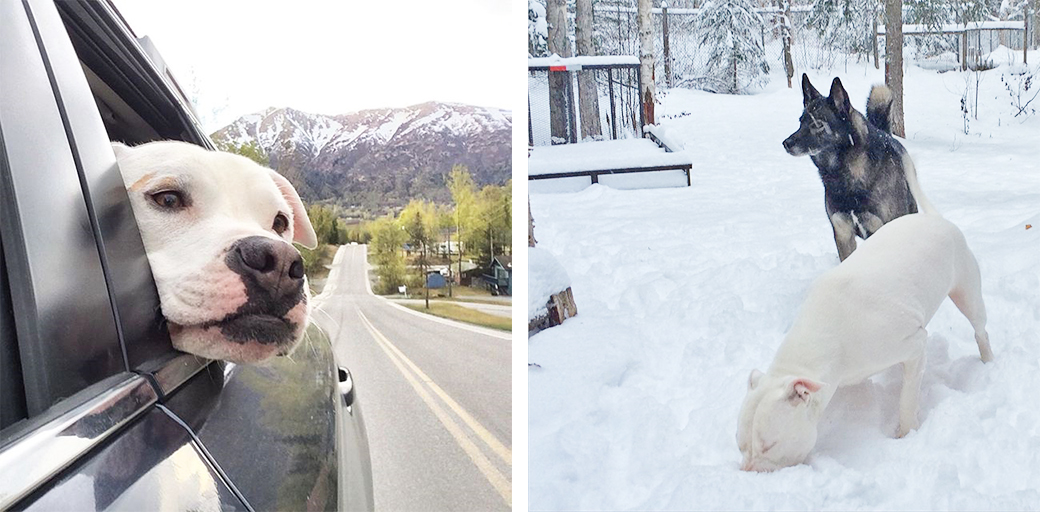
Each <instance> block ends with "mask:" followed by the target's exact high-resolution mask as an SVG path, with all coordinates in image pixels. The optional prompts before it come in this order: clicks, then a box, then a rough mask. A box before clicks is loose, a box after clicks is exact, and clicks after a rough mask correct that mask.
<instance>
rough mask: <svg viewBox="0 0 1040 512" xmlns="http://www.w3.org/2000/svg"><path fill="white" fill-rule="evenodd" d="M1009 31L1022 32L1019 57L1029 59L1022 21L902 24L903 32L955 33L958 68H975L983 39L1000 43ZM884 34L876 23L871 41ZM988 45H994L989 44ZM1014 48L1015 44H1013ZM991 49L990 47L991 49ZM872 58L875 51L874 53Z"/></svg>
mask: <svg viewBox="0 0 1040 512" xmlns="http://www.w3.org/2000/svg"><path fill="white" fill-rule="evenodd" d="M1009 32H1021V33H1022V35H1021V37H1022V42H1023V47H1022V50H1023V54H1022V59H1023V61H1024V62H1028V59H1029V57H1028V53H1027V52H1028V51H1029V50H1028V48H1029V44H1028V43H1027V42H1026V41H1025V39H1026V24H1025V22H1024V21H973V22H968V23H965V24H963V25H957V24H949V25H943V26H941V27H938V28H934V27H929V26H927V25H903V36H904V37H906V36H918V37H920V36H928V35H957V36H959V37H958V38H957V41H958V45H959V47H960V48H959V53H960V61H961V71H964V70H966V69H976V68H978V66H979V65H980V64H983V62H982V55H983V54H984V53H987V52H984V51H983V49H982V46H983V42H984V41H987V42H988V40H991V39H993V37H996V38H997V39H998V40H999V41H1000V42H1001V44H1003V43H1004V42H1005V41H1004V36H1006V34H1007V33H1009ZM883 35H885V26H884V25H879V26H878V27H877V33H876V34H875V35H874V45H875V46H876V45H877V38H878V37H879V36H883ZM989 46H991V47H992V46H993V45H992V44H990V45H989ZM1012 49H1016V48H1012ZM990 51H992V48H991V49H990ZM874 59H875V61H876V60H877V55H876V54H875V56H874Z"/></svg>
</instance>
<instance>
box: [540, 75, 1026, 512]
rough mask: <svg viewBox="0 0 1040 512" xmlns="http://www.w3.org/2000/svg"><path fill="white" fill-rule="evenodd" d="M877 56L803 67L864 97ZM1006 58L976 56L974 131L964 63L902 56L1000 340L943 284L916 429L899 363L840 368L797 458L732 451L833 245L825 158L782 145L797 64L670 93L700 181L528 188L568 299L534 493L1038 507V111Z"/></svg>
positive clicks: (598, 505) (914, 133)
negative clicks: (989, 60)
mask: <svg viewBox="0 0 1040 512" xmlns="http://www.w3.org/2000/svg"><path fill="white" fill-rule="evenodd" d="M1030 57H1033V56H1032V55H1031V56H1030ZM1031 60H1034V62H1035V59H1031ZM1018 61H1019V62H1021V60H1020V58H1019V60H1018ZM1034 68H1035V64H1034ZM800 73H801V71H799V75H800ZM882 73H883V71H878V70H875V69H874V68H873V66H870V65H866V66H865V65H852V64H850V65H849V66H848V68H847V69H846V68H845V67H844V66H843V67H842V68H841V69H835V70H833V71H822V72H810V77H811V78H812V80H813V83H814V84H815V85H816V87H817V88H818V89H820V90H821V91H824V92H826V91H827V90H828V88H829V85H830V81H831V79H832V78H833V77H834V76H836V75H837V76H840V77H841V79H842V81H843V82H844V84H845V86H846V88H847V90H848V92H849V94H850V97H851V98H852V99H853V104H854V106H855V107H856V108H857V109H859V110H860V111H862V110H863V108H864V102H865V101H866V97H867V93H868V91H869V89H870V85H871V84H872V83H876V82H881V81H883V74H882ZM1001 74H1004V75H1005V77H1006V76H1007V75H1008V74H1009V67H1008V66H1007V65H1004V66H1002V67H1000V68H997V69H995V70H992V71H988V72H985V73H982V74H981V75H980V76H981V83H980V89H981V93H980V94H979V99H978V115H979V119H978V120H974V119H972V120H971V121H970V122H969V126H968V131H969V134H967V135H965V134H964V133H963V130H964V121H963V119H962V117H961V113H960V99H961V95H962V93H963V91H964V89H965V87H966V84H967V81H968V80H971V81H972V83H974V80H975V75H974V74H973V73H971V72H967V73H961V72H948V73H937V72H935V71H929V70H924V69H920V68H916V67H910V68H908V69H907V70H906V75H905V76H906V96H905V97H906V100H905V101H906V126H907V140H906V141H905V145H906V147H907V149H908V150H909V151H910V153H911V154H912V156H913V158H914V161H915V162H916V164H917V172H918V175H919V177H920V182H921V186H922V188H923V189H924V191H925V193H926V195H928V197H929V198H930V200H931V202H932V203H933V204H934V205H935V206H936V207H937V208H938V209H939V210H940V211H941V212H942V214H943V215H944V216H945V217H946V218H947V219H949V220H951V221H952V222H954V223H955V224H957V225H958V226H959V227H960V228H961V229H962V230H963V231H964V234H965V236H966V238H967V240H968V243H969V245H970V246H971V248H972V250H973V251H974V253H975V255H976V257H977V259H978V261H979V264H980V267H981V271H982V278H983V293H984V297H985V300H986V306H987V309H988V313H989V325H988V331H989V335H990V340H991V342H992V344H993V351H994V353H995V361H994V362H993V363H992V364H988V365H984V364H983V363H982V362H981V361H980V360H979V354H978V349H977V348H976V345H975V341H974V338H973V334H972V329H971V326H970V325H969V324H968V321H967V320H966V319H965V318H964V317H963V316H961V314H960V313H959V312H958V311H957V310H956V308H955V307H954V306H953V304H952V303H951V302H950V301H948V300H947V301H946V302H945V303H944V304H943V306H942V307H941V308H940V309H939V311H938V313H937V314H936V315H935V317H934V318H933V319H932V321H931V323H930V324H929V326H928V330H929V345H928V351H927V363H926V368H925V373H924V381H923V385H922V403H921V414H920V418H921V428H920V429H919V430H917V431H915V432H911V433H910V434H909V435H908V436H907V437H905V438H903V439H894V438H893V434H894V432H895V429H896V423H897V420H896V413H897V400H898V398H897V397H898V392H899V386H900V383H901V376H900V373H899V369H898V368H894V369H890V370H888V371H886V372H883V373H881V374H879V375H876V376H874V377H873V378H871V379H869V380H868V381H866V382H864V383H861V384H859V385H856V386H852V387H848V388H844V389H841V390H839V391H838V393H837V394H836V395H835V397H834V399H833V401H832V402H831V403H830V406H829V407H828V409H827V411H826V412H825V414H824V418H823V421H822V423H821V426H820V436H819V441H818V443H817V445H816V448H815V449H814V451H813V453H812V455H811V456H810V458H809V460H808V462H807V463H806V464H803V465H799V466H796V467H792V468H787V469H784V470H781V471H777V472H774V473H762V474H759V473H747V472H742V471H739V464H740V461H741V456H740V452H739V451H738V449H737V444H736V441H735V434H736V427H737V426H736V418H737V413H738V410H739V407H740V403H741V401H742V399H743V398H744V394H745V390H746V385H747V377H748V372H750V371H751V370H752V369H753V368H759V369H763V370H764V369H766V367H768V365H769V363H770V362H771V360H772V358H773V355H774V353H775V350H776V348H777V346H778V345H779V343H780V341H781V339H782V337H783V336H784V334H785V332H786V331H787V329H788V327H789V326H790V324H791V322H792V320H793V319H794V316H795V314H796V312H797V309H798V307H799V305H800V303H801V301H802V299H803V297H804V296H805V294H806V291H807V289H808V287H809V284H810V283H811V282H812V280H813V279H814V278H816V277H817V276H819V275H820V274H821V273H822V272H823V271H825V270H827V269H829V268H832V267H833V266H835V265H837V264H838V257H837V253H836V250H835V246H834V241H833V238H832V236H831V230H830V225H829V223H828V222H827V219H826V216H825V214H824V207H823V187H822V185H821V183H820V180H819V177H818V175H817V172H816V168H815V167H814V166H813V165H812V162H811V161H810V160H809V158H808V157H803V158H795V157H791V156H789V155H787V154H786V153H785V152H784V150H783V148H782V146H781V141H783V140H784V138H785V137H787V136H788V135H789V134H790V133H792V132H793V131H794V130H795V129H796V128H797V126H798V121H797V119H798V116H799V115H800V114H801V109H802V98H801V92H800V90H799V89H798V88H797V85H796V88H795V89H787V88H786V83H785V81H784V78H783V77H782V76H777V75H774V76H773V80H772V83H771V84H770V85H769V86H767V87H766V89H765V90H764V91H761V92H759V93H758V94H754V95H747V96H725V95H713V94H708V93H703V92H698V91H688V90H672V91H669V92H667V94H666V95H665V97H664V99H663V104H662V105H660V106H659V107H658V116H660V117H659V119H663V120H662V121H661V122H662V123H663V124H664V125H665V126H666V127H668V128H669V129H670V130H671V134H672V136H673V137H675V138H676V139H679V140H681V141H682V142H683V143H684V144H685V146H686V149H687V150H688V151H689V152H690V153H691V154H692V156H693V160H694V172H693V186H692V187H689V188H687V187H682V188H669V189H654V190H615V189H611V188H608V187H605V186H602V185H595V186H592V187H590V188H587V189H585V190H583V191H581V192H576V193H565V194H532V195H531V198H530V199H531V209H532V213H533V215H534V219H535V224H536V229H535V236H536V238H537V239H538V241H539V247H540V248H542V249H544V250H548V251H550V252H551V253H552V254H553V255H555V257H556V259H557V260H558V261H559V262H560V263H561V264H562V265H563V267H564V268H565V269H566V272H567V274H569V276H570V279H571V285H572V288H573V292H574V299H575V301H576V303H577V306H578V316H577V317H575V318H572V319H569V320H567V321H566V322H565V323H564V324H563V325H561V326H559V327H554V328H551V329H548V330H545V331H542V332H540V333H539V334H536V335H535V336H533V337H531V338H530V339H529V360H530V362H533V363H538V364H539V365H540V368H539V367H532V369H531V370H530V371H529V374H528V377H529V395H528V397H529V411H530V412H529V415H530V416H529V417H530V420H529V421H530V425H529V426H530V434H529V436H530V437H529V447H530V451H529V457H530V459H529V468H530V471H529V479H530V487H529V503H530V508H531V509H534V510H545V509H553V510H573V509H587V510H616V509H684V510H688V509H715V510H737V509H753V510H766V509H770V510H774V509H829V510H841V509H889V510H907V509H926V510H927V509H933V510H934V509H958V510H1016V509H1033V510H1036V509H1038V508H1040V115H1037V116H1032V117H1030V118H1028V119H1026V120H1024V121H1023V119H1022V118H1018V119H1016V118H1014V117H1013V116H1012V115H1011V111H1010V106H1009V98H1008V94H1007V92H1006V91H1005V89H1004V85H1003V83H1002V82H1001ZM1038 102H1040V99H1038ZM1037 107H1040V105H1037ZM1027 225H1031V226H1032V228H1031V229H1027ZM537 279H538V276H536V275H532V276H531V281H532V286H537V283H536V281H537Z"/></svg>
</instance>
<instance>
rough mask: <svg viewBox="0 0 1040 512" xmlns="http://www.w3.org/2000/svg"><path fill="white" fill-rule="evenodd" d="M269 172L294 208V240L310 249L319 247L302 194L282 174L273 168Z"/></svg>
mask: <svg viewBox="0 0 1040 512" xmlns="http://www.w3.org/2000/svg"><path fill="white" fill-rule="evenodd" d="M268 172H270V173H271V179H272V180H274V184H275V185H276V186H278V190H279V191H280V192H281V193H282V197H284V198H285V201H286V202H288V203H289V208H292V216H293V242H296V243H298V244H300V245H302V246H304V247H306V248H308V249H313V248H315V247H317V246H318V235H317V234H315V233H314V226H311V219H310V217H308V216H307V208H305V207H304V206H303V201H302V200H301V199H300V195H299V194H297V193H296V188H294V187H293V186H292V183H289V180H287V179H285V177H284V176H282V175H281V174H278V173H277V172H274V171H273V170H271V169H268Z"/></svg>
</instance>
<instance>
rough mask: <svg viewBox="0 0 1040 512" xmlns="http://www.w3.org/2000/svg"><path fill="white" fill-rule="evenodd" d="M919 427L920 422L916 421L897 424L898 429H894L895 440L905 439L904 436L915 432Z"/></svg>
mask: <svg viewBox="0 0 1040 512" xmlns="http://www.w3.org/2000/svg"><path fill="white" fill-rule="evenodd" d="M920 426H921V422H919V421H917V420H914V421H912V422H910V421H907V422H903V421H900V422H899V428H898V429H896V439H902V438H903V437H906V435H907V434H909V433H910V431H912V430H917V429H918V428H920Z"/></svg>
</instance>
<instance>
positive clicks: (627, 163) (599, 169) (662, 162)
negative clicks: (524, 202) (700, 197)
mask: <svg viewBox="0 0 1040 512" xmlns="http://www.w3.org/2000/svg"><path fill="white" fill-rule="evenodd" d="M648 135H649V136H650V138H645V139H621V140H606V141H596V142H583V143H579V144H561V145H557V146H538V147H535V148H532V149H531V157H530V158H529V159H528V171H527V179H528V180H530V181H535V180H550V179H561V178H571V180H570V181H572V182H575V183H574V185H572V186H571V187H568V188H570V189H575V188H578V187H580V188H584V187H586V186H588V185H590V184H593V183H599V182H600V181H601V180H602V179H603V178H604V177H607V176H610V177H611V178H609V179H608V180H606V181H604V184H605V185H611V186H617V185H620V187H619V188H643V187H659V186H677V185H679V186H681V182H677V180H676V176H677V175H678V176H683V175H684V177H685V181H686V186H690V170H691V169H692V168H693V161H692V160H690V157H689V156H687V155H686V153H684V152H675V151H673V150H672V148H671V147H669V146H667V145H665V144H666V143H665V141H664V139H663V137H658V136H657V135H655V134H654V133H653V131H652V130H651V131H648ZM658 171H671V172H670V173H666V174H664V175H659V176H654V177H650V176H640V179H639V180H636V181H635V182H633V180H616V179H615V180H613V181H614V182H610V181H611V179H613V178H614V177H616V176H618V175H629V174H631V173H650V172H658ZM575 178H581V179H584V178H588V179H589V180H590V181H583V182H580V183H577V182H578V181H579V180H576V179H575ZM626 182H627V183H626ZM531 185H532V186H533V185H535V184H534V183H531ZM532 188H535V187H532Z"/></svg>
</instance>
